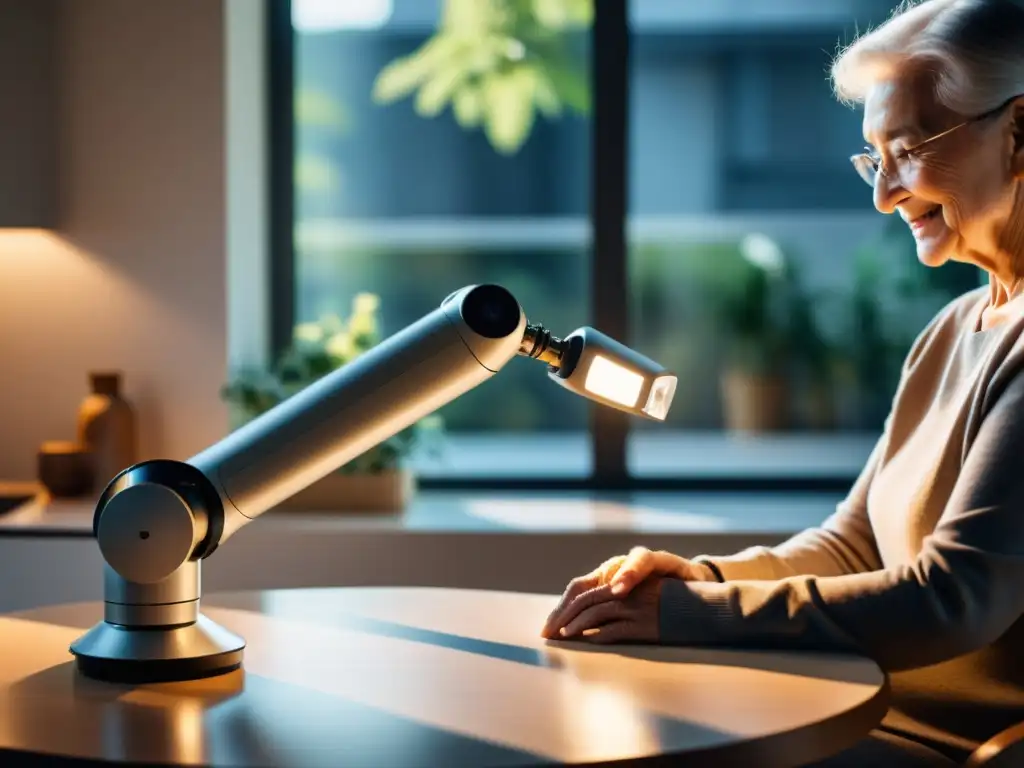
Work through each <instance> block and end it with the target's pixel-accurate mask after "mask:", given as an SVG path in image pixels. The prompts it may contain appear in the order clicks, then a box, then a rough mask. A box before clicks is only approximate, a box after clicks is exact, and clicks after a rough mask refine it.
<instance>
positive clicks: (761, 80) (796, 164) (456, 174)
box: [291, 0, 979, 476]
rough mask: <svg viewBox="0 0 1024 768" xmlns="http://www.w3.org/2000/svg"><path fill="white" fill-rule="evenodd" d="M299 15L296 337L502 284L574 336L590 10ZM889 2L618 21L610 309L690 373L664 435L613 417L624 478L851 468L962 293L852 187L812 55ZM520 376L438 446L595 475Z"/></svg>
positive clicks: (846, 150) (550, 395)
mask: <svg viewBox="0 0 1024 768" xmlns="http://www.w3.org/2000/svg"><path fill="white" fill-rule="evenodd" d="M291 5H292V9H291V24H292V28H293V34H294V76H293V96H294V130H295V140H294V183H295V210H294V248H295V250H294V286H293V290H294V304H293V305H292V310H293V315H294V320H295V321H296V322H300V323H301V322H309V321H315V320H317V319H318V318H321V317H323V316H325V315H329V314H331V313H344V312H346V311H347V309H348V305H349V303H350V302H351V300H352V296H353V295H354V294H355V293H357V292H360V291H370V292H373V293H375V294H377V295H379V296H380V299H381V305H380V318H381V322H382V324H383V328H384V329H385V331H386V332H393V331H396V330H398V329H400V328H402V327H403V326H405V325H407V324H408V323H410V322H412V321H413V320H415V319H417V318H418V317H420V316H421V315H422V314H424V313H426V312H428V311H429V310H430V309H431V308H433V307H434V306H436V304H437V302H438V301H439V300H440V299H441V298H443V297H444V296H446V295H447V294H448V293H449V292H450V290H452V289H453V288H454V287H456V286H461V285H464V284H471V283H479V282H497V283H500V284H503V285H505V286H507V287H508V288H510V289H511V290H512V291H513V292H514V293H515V295H516V296H517V297H518V298H519V300H520V302H521V304H522V305H523V307H524V309H525V310H526V311H527V313H528V315H529V316H530V318H531V319H533V320H536V321H540V322H543V323H544V324H545V325H547V326H548V327H550V328H552V329H553V330H555V332H556V333H557V332H562V333H567V332H568V331H569V330H571V329H572V328H575V327H576V326H578V325H582V324H585V323H588V322H590V321H591V319H592V318H593V317H594V315H595V312H594V308H593V307H591V306H590V301H591V291H590V289H589V287H588V286H589V285H590V283H591V281H601V280H602V279H614V278H613V277H608V278H605V277H603V276H602V274H600V273H599V272H596V271H595V260H594V258H593V254H594V252H595V247H594V245H595V244H594V243H593V241H592V237H593V235H592V232H593V231H594V229H593V227H592V223H591V222H590V220H589V218H590V216H591V210H592V208H591V203H592V199H593V196H592V189H593V186H594V184H595V178H594V175H595V165H594V162H593V155H594V152H595V147H594V146H593V145H592V142H593V135H594V131H593V125H592V120H593V110H592V106H593V104H592V102H593V95H594V94H593V89H594V88H595V87H597V88H600V87H601V83H600V82H598V83H593V82H591V71H592V56H593V55H594V51H593V46H592V30H593V25H594V11H595V8H594V6H593V4H592V3H591V2H590V0H542V1H541V0H505V1H504V2H473V0H352V1H351V2H347V1H346V0H292V4H291ZM894 5H895V4H894V3H891V2H879V1H878V0H815V1H813V2H811V1H808V0H776V1H775V2H772V3H764V2H756V1H754V0H717V1H716V2H712V1H711V0H707V1H705V2H696V1H688V2H678V0H629V2H628V3H627V6H628V14H627V21H628V35H629V39H628V51H621V52H615V53H612V54H608V55H610V56H616V55H618V56H619V57H620V60H619V61H618V62H617V65H618V66H621V67H623V68H625V70H626V77H627V78H628V105H627V115H626V122H627V126H628V128H627V134H628V147H627V149H626V161H627V166H626V167H627V174H626V179H625V183H626V184H627V186H628V190H627V199H628V209H627V211H626V213H627V220H626V231H627V240H626V241H627V248H626V253H625V254H624V257H625V259H626V260H627V265H626V267H627V274H628V279H627V281H626V283H625V284H621V285H616V286H615V289H616V290H618V291H621V292H622V293H623V294H624V300H625V301H626V302H627V306H628V317H629V323H628V336H629V338H628V339H626V341H628V343H631V344H632V345H634V346H636V347H637V348H638V349H640V350H641V351H643V352H645V353H646V354H648V355H650V356H652V357H654V358H655V359H657V360H658V361H659V362H661V363H663V364H664V365H665V366H666V367H669V368H671V369H673V370H675V371H676V372H678V374H679V377H680V387H679V391H678V394H677V397H676V402H675V406H674V408H673V411H672V413H671V417H670V420H669V423H668V425H667V428H666V426H665V425H653V424H647V423H640V422H632V423H630V425H629V430H630V432H629V435H628V438H627V440H628V452H627V460H628V462H629V471H630V473H631V474H633V475H638V476H651V475H659V476H683V475H687V474H694V473H695V472H699V471H700V467H702V466H704V467H705V469H707V470H709V471H724V472H728V473H731V474H742V473H743V472H744V471H749V472H751V473H752V474H757V473H758V472H760V471H761V470H762V469H764V468H765V467H766V466H768V465H769V464H771V465H772V466H776V465H777V466H776V471H778V472H781V473H783V474H787V473H790V474H794V475H796V476H799V475H800V474H801V472H802V471H806V472H809V473H811V474H814V473H815V472H816V471H818V469H820V470H821V471H823V472H826V471H833V469H834V470H835V471H836V472H838V473H839V474H842V473H844V472H845V473H847V474H849V473H850V472H851V471H854V470H855V468H856V467H857V465H858V463H859V462H860V461H862V460H863V459H864V458H865V457H866V455H867V452H868V450H869V449H870V447H871V444H872V442H873V440H874V438H875V436H876V435H877V433H878V431H879V430H880V428H881V424H882V421H883V419H884V417H885V415H886V412H887V408H888V405H889V401H890V398H891V396H892V394H893V391H894V387H895V384H896V381H897V378H898V375H899V366H900V362H901V359H902V357H903V355H904V354H905V353H906V351H907V349H908V347H909V345H910V343H911V341H912V340H913V338H914V336H915V335H916V334H917V333H918V332H919V331H920V329H921V327H922V326H923V324H924V323H925V322H926V321H927V320H928V319H929V318H930V317H931V316H932V315H933V314H934V313H935V312H936V311H937V310H938V309H939V308H940V307H941V306H942V305H943V304H945V303H946V302H947V301H949V300H950V298H952V297H953V296H955V295H957V294H959V293H961V292H963V291H964V290H967V289H970V288H973V287H976V286H977V285H978V284H979V282H978V281H979V275H978V273H977V272H976V271H975V270H973V269H971V268H965V269H957V268H956V267H950V268H943V269H942V270H939V271H929V270H927V269H925V268H923V267H920V266H919V265H918V264H917V262H916V256H915V250H914V243H913V239H912V237H911V235H910V233H909V231H908V230H907V228H906V226H905V225H904V224H903V223H902V221H900V220H898V218H897V217H892V218H890V217H884V216H881V215H879V214H878V213H877V212H875V211H874V209H873V208H872V205H871V194H870V190H869V189H868V188H867V187H865V185H864V184H863V182H862V181H861V180H860V179H859V178H858V177H857V176H856V175H855V174H854V173H853V171H852V168H851V167H850V163H849V160H848V158H849V156H850V155H851V154H853V153H855V152H857V151H859V150H860V148H861V147H862V146H863V143H864V142H863V139H862V137H861V129H860V114H859V111H858V110H853V109H849V108H847V107H845V106H843V105H841V104H839V103H837V102H836V100H835V99H834V97H833V94H832V92H831V87H830V83H829V79H828V69H829V65H830V61H831V58H832V56H833V55H834V54H835V52H836V50H837V46H838V45H840V44H841V43H842V42H843V41H849V40H851V39H852V37H853V34H854V31H855V28H856V27H857V25H860V26H861V27H864V26H866V25H869V24H872V23H877V22H878V21H880V20H883V19H884V18H885V17H886V16H887V14H888V13H889V12H891V10H892V8H893V6H894ZM604 10H605V11H607V9H604ZM597 11H598V12H602V9H601V7H600V4H598V7H597ZM519 41H526V45H525V47H523V49H522V50H520V49H517V48H516V46H517V45H520V42H519ZM612 151H613V152H614V149H613V150H612ZM775 262H779V264H780V266H779V267H778V268H776V267H774V266H773V264H774V263H775ZM530 367H531V364H530V363H528V362H524V361H518V360H517V361H513V363H512V365H510V367H509V369H507V370H506V371H504V372H503V373H502V375H499V376H497V377H495V378H494V379H493V380H492V381H491V382H489V383H487V384H486V385H485V386H482V387H480V388H479V389H478V390H476V391H474V392H471V393H469V394H467V395H466V396H465V397H463V398H461V399H459V400H458V401H457V402H455V403H452V404H450V405H449V406H447V407H446V408H445V409H444V410H443V417H444V420H445V424H446V428H447V432H448V437H449V439H448V443H449V445H450V446H454V447H456V450H457V446H458V445H459V444H460V442H459V440H460V439H461V440H462V441H463V442H462V443H461V444H462V445H464V446H470V445H471V446H472V447H473V450H472V451H467V454H466V456H467V458H466V461H470V460H471V459H470V458H469V456H473V457H474V458H473V459H472V461H474V466H475V467H476V470H475V471H479V472H483V473H494V474H500V473H506V474H507V473H508V472H509V471H511V470H510V467H511V466H513V465H515V466H519V465H521V464H523V460H522V459H519V458H517V457H533V458H531V459H527V463H528V464H536V463H538V462H537V460H536V457H537V456H538V455H543V456H544V457H545V461H544V462H543V464H544V466H545V469H544V470H543V471H544V472H545V473H547V474H563V473H564V474H583V473H585V472H586V471H588V470H587V467H588V463H587V462H588V460H589V454H590V449H589V448H588V446H587V441H588V440H589V428H590V422H589V419H588V406H587V404H586V403H585V402H583V401H582V400H580V399H578V398H574V397H572V396H571V395H568V394H567V393H563V392H559V391H552V388H551V387H550V386H549V384H548V382H547V381H545V379H544V377H542V376H537V375H535V373H536V372H535V371H533V370H531V369H530ZM737 438H742V439H737ZM780 451H781V452H780ZM481 452H482V453H481ZM538 452H539V453H538ZM456 455H463V454H458V453H457V454H456ZM488 461H489V462H491V463H492V464H493V465H494V466H493V467H490V468H488V467H486V466H483V465H481V462H484V464H486V462H488ZM709 462H711V464H709ZM751 462H753V464H751ZM816 462H817V464H816ZM457 464H458V463H457V462H456V465H455V466H454V467H453V468H452V471H453V472H455V473H456V474H458V465H457ZM712 464H715V465H720V466H718V468H717V469H716V468H715V466H712ZM787 464H788V466H789V469H788V470H787V469H783V467H785V466H786V465H787ZM800 465H803V469H801V466H800ZM826 465H828V466H830V467H832V468H833V469H829V470H826V469H825V468H824V467H825V466H826ZM745 466H746V470H745V468H744V467H745ZM816 468H817V469H816ZM436 471H443V469H442V468H436ZM523 471H526V470H523Z"/></svg>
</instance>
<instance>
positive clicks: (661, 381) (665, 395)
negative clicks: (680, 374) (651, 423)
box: [643, 376, 677, 421]
mask: <svg viewBox="0 0 1024 768" xmlns="http://www.w3.org/2000/svg"><path fill="white" fill-rule="evenodd" d="M676 383H677V380H676V377H675V376H659V377H658V378H656V379H655V380H654V383H653V384H652V385H651V391H650V393H649V394H648V395H647V404H646V405H645V406H644V408H643V411H644V413H646V414H647V415H648V416H650V417H651V418H652V419H658V421H664V420H665V419H666V418H667V417H668V409H669V408H671V407H672V398H673V397H675V394H676Z"/></svg>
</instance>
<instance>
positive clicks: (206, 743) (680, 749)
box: [0, 588, 888, 768]
mask: <svg viewBox="0 0 1024 768" xmlns="http://www.w3.org/2000/svg"><path fill="white" fill-rule="evenodd" d="M555 601H556V598H555V597H553V596H547V595H526V594H517V593H506V592H485V591H473V590H449V589H433V588H404V589H390V588H359V589H304V590H280V591H268V592H240V593H226V594H221V595H211V596H208V597H205V598H204V601H203V606H204V607H203V612H204V613H205V614H206V615H207V616H208V617H209V618H211V619H213V620H214V621H216V622H219V623H221V624H222V625H224V626H226V627H228V628H229V629H231V630H232V631H234V632H237V633H239V634H241V635H242V636H243V637H244V638H245V639H246V641H247V647H246V651H245V660H244V664H243V668H242V669H241V670H238V671H236V672H232V673H230V674H227V675H222V676H220V677H216V678H210V679H207V680H204V681H195V682H188V683H170V684H166V683H165V684H156V685H145V686H135V687H129V686H119V685H112V684H106V683H100V682H96V681H92V680H87V679H85V678H82V677H80V676H79V675H78V674H77V673H76V671H75V669H74V666H73V662H72V657H71V656H70V654H69V651H68V646H69V644H70V643H71V642H72V641H73V640H75V639H76V638H77V637H78V636H79V635H81V634H82V632H83V631H84V630H85V629H87V628H89V627H90V626H92V625H93V624H94V623H95V622H96V621H97V620H98V619H99V618H100V617H101V615H102V606H101V605H100V604H98V603H79V604H71V605H64V606H53V607H47V608H41V609H35V610H32V611H27V612H22V613H18V614H10V615H7V616H2V617H0V763H3V762H4V757H3V751H4V750H9V751H12V752H19V753H21V754H18V755H17V758H16V759H17V760H22V761H25V760H26V759H27V757H28V756H29V755H30V754H37V755H38V754H43V755H51V756H52V755H59V756H65V757H69V756H70V757H74V758H84V759H102V760H107V761H110V762H115V763H116V762H121V761H123V762H131V763H135V764H138V763H146V762H151V763H163V764H168V763H170V764H181V765H209V764H213V765H232V766H284V767H285V768H292V767H296V766H338V765H345V766H374V767H376V766H437V765H445V766H461V765H474V766H515V765H539V764H558V763H574V764H590V765H595V764H597V765H600V764H609V763H615V762H617V761H620V760H629V759H632V760H636V759H641V760H642V759H644V758H652V759H653V758H657V757H658V756H663V755H666V754H668V755H673V756H674V757H673V760H674V761H673V763H672V764H673V765H706V764H709V763H710V764H713V765H734V764H735V765H755V764H756V765H760V766H784V765H796V764H800V763H803V762H806V761H810V760H816V759H819V758H820V757H823V756H825V755H827V754H831V753H834V752H838V751H841V750H842V749H845V748H846V747H847V746H849V745H851V744H853V743H855V742H856V741H857V740H859V739H860V738H861V737H863V736H864V735H865V734H866V733H867V732H868V731H869V730H871V729H872V728H873V727H875V726H876V725H877V724H878V722H880V721H881V718H882V717H883V715H884V712H885V708H886V704H887V701H886V699H887V691H888V689H887V684H886V680H885V676H884V674H883V673H882V672H881V671H880V670H879V668H878V667H877V666H876V665H875V664H874V663H872V662H869V661H866V660H863V659H859V658H851V657H846V656H831V655H817V654H794V653H783V652H754V651H738V650H713V649H684V648H665V647H656V646H613V647H601V646H593V645H586V644H580V643H565V642H549V641H545V640H543V639H541V638H540V637H539V636H538V630H539V628H540V625H541V623H542V621H543V619H544V618H545V616H546V615H547V613H548V612H549V611H550V609H551V608H552V607H553V606H554V604H555ZM17 764H19V765H21V764H22V763H21V762H18V763H17Z"/></svg>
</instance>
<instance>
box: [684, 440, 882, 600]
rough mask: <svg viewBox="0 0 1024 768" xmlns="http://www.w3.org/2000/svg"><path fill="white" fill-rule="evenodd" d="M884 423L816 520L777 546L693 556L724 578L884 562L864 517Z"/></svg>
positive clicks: (840, 570)
mask: <svg viewBox="0 0 1024 768" xmlns="http://www.w3.org/2000/svg"><path fill="white" fill-rule="evenodd" d="M887 435H888V429H886V430H885V432H883V434H882V436H881V437H880V438H879V440H878V442H877V443H876V444H875V448H874V450H873V451H872V452H871V456H870V458H869V459H868V461H867V463H866V464H865V466H864V469H863V470H862V471H861V473H860V476H859V477H858V478H857V481H856V482H855V483H854V485H853V488H852V489H851V490H850V493H849V494H848V495H847V496H846V498H845V499H844V500H843V501H842V502H840V503H839V505H838V506H837V507H836V511H835V512H834V513H833V514H832V515H830V516H829V517H828V519H826V520H825V522H823V523H822V524H821V525H820V526H817V527H814V528H808V529H807V530H804V531H801V532H800V533H798V534H796V535H795V536H793V537H792V538H790V539H788V540H787V541H784V542H783V543H782V544H779V545H777V546H775V547H750V548H748V549H745V550H743V551H742V552H739V553H737V554H735V555H730V556H726V557H708V556H706V555H704V556H701V557H697V558H694V560H695V562H699V563H704V564H708V565H710V566H712V567H713V568H714V569H715V570H716V571H717V573H718V574H719V575H720V576H721V579H722V580H724V581H736V580H766V579H781V578H785V577H787V576H799V575H804V574H808V575H814V576H840V575H843V574H849V573H860V572H864V571H873V570H877V569H879V568H881V567H882V562H881V557H880V556H879V553H878V547H877V546H876V544H875V537H874V533H873V531H872V529H871V522H870V520H869V519H868V493H869V492H870V490H871V484H872V482H873V480H874V478H875V475H876V474H877V472H878V466H879V464H880V462H881V458H882V454H883V452H884V450H885V444H886V438H887Z"/></svg>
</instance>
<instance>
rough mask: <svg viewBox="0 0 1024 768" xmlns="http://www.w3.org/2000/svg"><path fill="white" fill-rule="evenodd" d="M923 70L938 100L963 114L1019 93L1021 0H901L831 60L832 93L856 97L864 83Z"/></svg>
mask: <svg viewBox="0 0 1024 768" xmlns="http://www.w3.org/2000/svg"><path fill="white" fill-rule="evenodd" d="M908 71H916V72H922V73H927V74H928V75H929V76H931V78H932V83H933V86H934V88H935V96H936V99H937V100H938V101H939V103H941V104H943V105H945V106H946V107H948V108H949V109H951V110H953V111H954V112H955V113H957V114H960V115H964V116H968V117H970V116H975V115H980V114H983V113H985V112H987V111H989V110H991V109H995V108H996V107H998V106H1000V105H1001V104H1004V103H1005V102H1007V101H1009V100H1010V99H1012V98H1014V97H1015V96H1020V95H1024V0H924V2H917V1H914V0H908V1H907V2H903V3H902V4H901V5H900V6H899V7H898V8H897V9H896V11H895V12H894V13H893V15H892V17H890V19H889V20H888V21H887V22H886V23H885V24H883V25H882V26H880V27H878V28H877V29H875V30H872V31H869V32H868V33H867V34H865V35H863V36H862V37H860V38H859V39H858V40H856V42H854V43H853V44H852V45H850V46H848V47H847V48H846V49H845V50H842V51H841V52H840V53H839V54H838V56H837V57H836V59H835V61H834V62H833V64H832V84H833V87H834V89H835V92H836V96H837V97H838V98H839V99H840V101H843V102H845V103H847V104H856V103H862V102H863V101H864V99H865V97H866V96H867V93H868V90H869V89H870V88H871V86H872V85H873V84H875V83H877V82H878V81H880V80H885V79H887V78H891V77H892V76H894V75H897V74H899V73H902V72H908Z"/></svg>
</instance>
